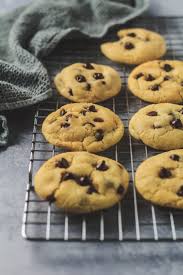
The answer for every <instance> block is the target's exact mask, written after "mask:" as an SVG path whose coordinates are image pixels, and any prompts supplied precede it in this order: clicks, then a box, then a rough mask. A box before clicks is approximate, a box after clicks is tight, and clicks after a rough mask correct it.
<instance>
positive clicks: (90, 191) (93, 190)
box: [86, 185, 98, 195]
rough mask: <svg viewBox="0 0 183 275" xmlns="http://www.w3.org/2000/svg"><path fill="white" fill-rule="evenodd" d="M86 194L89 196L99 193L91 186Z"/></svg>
mask: <svg viewBox="0 0 183 275" xmlns="http://www.w3.org/2000/svg"><path fill="white" fill-rule="evenodd" d="M86 193H87V194H89V195H91V194H92V193H98V191H97V190H96V189H95V187H94V186H93V185H91V186H90V187H89V188H88V190H87V192H86Z"/></svg>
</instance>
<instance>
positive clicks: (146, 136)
mask: <svg viewBox="0 0 183 275" xmlns="http://www.w3.org/2000/svg"><path fill="white" fill-rule="evenodd" d="M129 131H130V134H131V135H132V136H133V137H134V138H136V139H138V140H141V141H143V142H144V143H145V144H146V145H148V146H150V147H152V148H155V149H159V150H171V149H179V148H183V106H180V105H177V104H171V103H159V104H152V105H148V106H146V107H144V108H142V109H140V110H139V111H138V112H137V113H136V114H135V115H134V116H133V117H132V119H131V120H130V123H129Z"/></svg>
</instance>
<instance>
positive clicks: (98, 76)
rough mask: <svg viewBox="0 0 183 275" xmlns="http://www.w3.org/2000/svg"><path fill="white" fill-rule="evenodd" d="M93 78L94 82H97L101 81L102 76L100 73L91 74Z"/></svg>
mask: <svg viewBox="0 0 183 275" xmlns="http://www.w3.org/2000/svg"><path fill="white" fill-rule="evenodd" d="M93 78H95V79H96V80H97V79H103V78H104V76H103V74H102V73H94V74H93Z"/></svg>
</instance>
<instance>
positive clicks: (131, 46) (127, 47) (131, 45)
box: [124, 42, 135, 50]
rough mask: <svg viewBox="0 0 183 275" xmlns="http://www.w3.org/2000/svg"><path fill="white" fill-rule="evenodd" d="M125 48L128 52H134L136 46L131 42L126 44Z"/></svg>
mask: <svg viewBox="0 0 183 275" xmlns="http://www.w3.org/2000/svg"><path fill="white" fill-rule="evenodd" d="M124 47H125V49H126V50H132V49H134V48H135V46H134V45H133V43H131V42H126V43H125V45H124Z"/></svg>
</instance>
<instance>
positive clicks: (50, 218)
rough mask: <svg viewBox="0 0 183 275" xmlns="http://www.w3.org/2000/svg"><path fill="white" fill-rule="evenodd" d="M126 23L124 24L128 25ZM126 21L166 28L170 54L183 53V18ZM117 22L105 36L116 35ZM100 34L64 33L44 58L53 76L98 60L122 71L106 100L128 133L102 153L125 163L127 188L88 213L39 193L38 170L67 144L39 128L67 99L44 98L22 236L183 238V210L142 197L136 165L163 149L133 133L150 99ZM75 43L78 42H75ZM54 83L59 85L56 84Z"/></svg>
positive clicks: (36, 127) (182, 55) (35, 133)
mask: <svg viewBox="0 0 183 275" xmlns="http://www.w3.org/2000/svg"><path fill="white" fill-rule="evenodd" d="M124 27H125V26H124ZM127 27H145V28H148V29H152V30H155V31H158V32H159V33H161V34H162V35H163V36H164V37H165V39H166V41H167V46H168V51H167V54H166V56H165V58H166V59H182V58H183V18H181V17H179V18H173V17H172V18H160V17H158V18H139V19H137V20H135V21H133V23H128V25H127ZM117 29H119V28H115V29H113V30H112V31H110V33H108V34H107V35H106V36H105V37H104V39H103V41H107V40H112V39H115V33H116V30H117ZM101 43H102V41H101V39H100V40H99V39H87V38H86V37H80V38H73V40H72V43H70V39H69V38H68V39H65V41H63V42H62V45H61V46H58V47H57V49H56V50H55V51H54V53H52V55H51V56H49V57H47V59H46V60H45V61H44V62H45V66H46V67H47V68H48V71H49V73H50V76H51V78H53V76H54V75H55V74H56V73H57V72H58V71H59V70H60V69H61V68H62V67H65V66H66V65H68V64H71V63H74V62H77V61H80V62H86V61H88V62H92V61H93V62H96V63H101V64H106V65H110V66H112V67H114V68H115V69H116V70H117V71H118V72H119V74H120V76H121V79H122V82H123V88H122V91H121V93H120V95H118V96H117V97H116V98H113V99H110V100H108V101H106V102H104V103H102V105H103V106H106V107H108V108H110V109H111V110H113V111H114V112H116V113H117V114H118V115H119V116H120V117H121V119H122V120H123V122H124V125H125V136H124V138H123V139H122V141H121V142H120V143H118V144H117V145H116V146H114V147H113V148H112V149H110V150H107V151H106V152H103V153H102V155H104V156H108V157H110V158H113V159H116V160H117V161H119V162H121V163H123V164H124V166H125V167H126V168H127V169H128V171H129V173H130V174H131V182H130V188H129V191H128V194H127V195H126V197H125V199H124V200H123V201H122V202H121V203H119V204H118V205H116V206H114V207H113V208H110V209H108V210H104V211H100V212H97V213H94V214H89V215H78V216H74V215H68V214H67V213H63V212H61V211H60V210H58V209H56V207H55V206H54V205H53V204H49V203H48V202H46V201H41V200H39V199H38V197H37V196H36V195H35V193H34V187H33V176H34V174H35V172H36V170H37V169H38V168H39V167H40V165H41V164H42V163H43V162H44V161H46V160H47V159H48V158H50V157H52V156H53V155H55V154H57V153H59V152H62V151H63V150H61V149H59V148H56V147H54V146H52V145H50V144H48V143H47V142H46V141H45V140H44V138H43V136H42V134H41V131H40V128H41V124H42V121H43V120H44V118H45V117H46V116H47V115H48V114H49V113H50V112H52V111H54V110H55V109H57V108H59V107H60V106H61V105H64V104H65V103H68V101H67V100H66V99H64V98H63V97H58V96H57V95H56V93H55V96H54V97H53V98H52V99H50V100H48V101H46V102H43V103H41V104H40V105H39V106H38V108H37V111H36V114H35V117H34V126H33V133H32V147H31V154H30V164H29V179H28V184H27V189H26V196H25V206H24V213H23V223H22V236H23V237H24V238H26V239H29V240H47V241H48V240H55V241H172V240H173V241H176V240H179V241H183V212H181V211H179V210H172V209H163V208H160V207H157V206H153V205H151V204H150V203H148V202H146V201H145V200H143V199H142V198H141V197H140V196H139V194H138V193H136V189H135V186H134V174H135V170H136V167H137V166H138V165H139V164H140V163H141V162H142V161H143V160H144V159H146V158H147V157H149V156H152V155H155V154H157V153H159V152H158V151H156V150H153V149H150V148H149V147H147V146H144V145H143V144H142V143H139V142H137V141H135V140H133V139H132V138H131V136H130V135H129V132H128V122H129V119H130V118H131V116H132V115H133V114H134V112H136V111H137V110H138V109H140V108H141V107H143V106H145V105H146V103H144V102H142V101H140V100H139V99H137V98H136V97H134V96H132V95H131V94H130V93H129V92H128V91H127V88H126V86H127V85H126V83H127V77H128V74H129V72H130V71H131V69H132V67H128V66H122V65H117V64H115V63H112V62H111V61H109V60H107V59H106V58H105V57H104V56H103V55H102V54H101V53H100V50H99V45H100V44H101ZM73 45H74V47H73ZM53 89H54V85H53Z"/></svg>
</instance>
